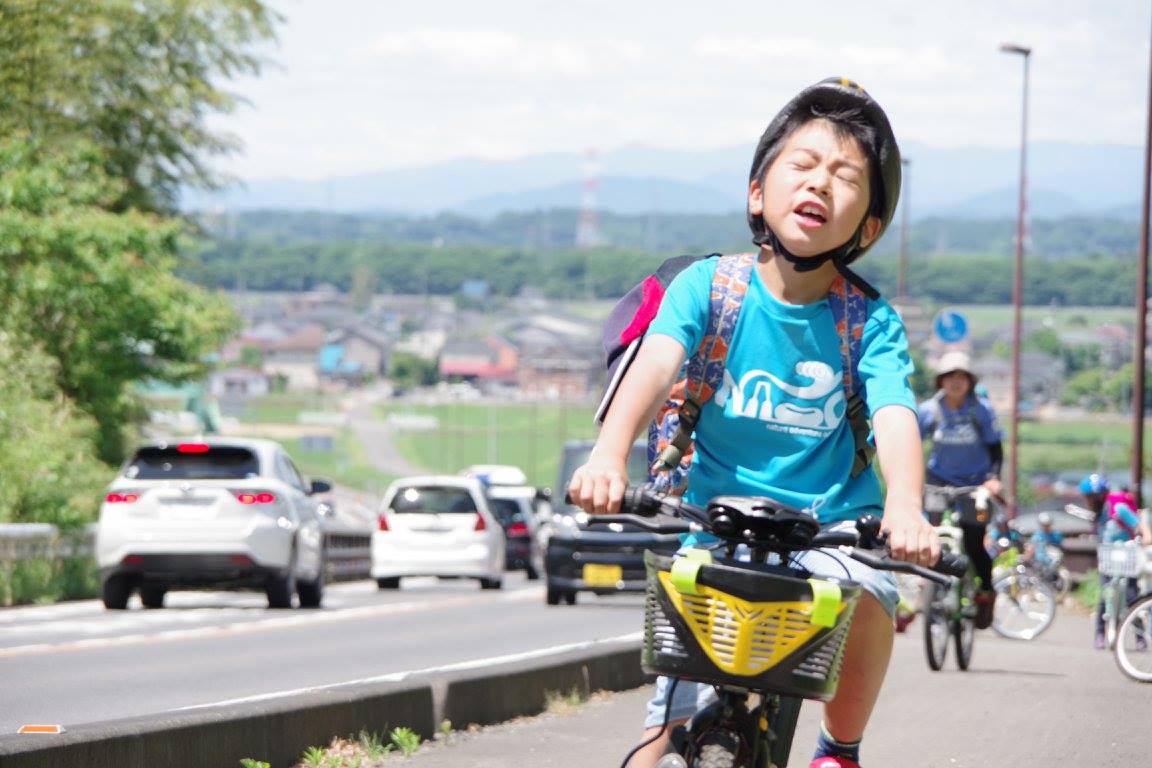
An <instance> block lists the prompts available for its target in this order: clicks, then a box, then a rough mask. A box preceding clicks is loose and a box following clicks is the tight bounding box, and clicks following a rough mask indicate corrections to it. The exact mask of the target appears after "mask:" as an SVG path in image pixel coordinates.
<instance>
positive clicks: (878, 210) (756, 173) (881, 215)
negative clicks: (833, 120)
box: [747, 77, 901, 298]
mask: <svg viewBox="0 0 1152 768" xmlns="http://www.w3.org/2000/svg"><path fill="white" fill-rule="evenodd" d="M848 109H855V110H858V111H859V113H860V114H861V115H862V116H863V117H864V119H865V120H866V121H867V122H868V124H869V125H870V126H871V128H872V131H873V134H874V137H873V141H872V146H868V147H864V151H865V154H867V155H868V157H869V161H870V165H871V166H872V168H871V181H872V183H871V187H872V203H871V205H870V206H869V209H868V215H869V216H875V217H876V218H878V219H879V220H880V231H879V232H878V233H877V235H876V238H875V240H873V241H872V242H873V243H874V242H876V240H879V239H880V236H881V235H883V234H884V230H886V229H887V228H888V225H889V224H890V223H891V221H892V217H893V216H894V215H895V213H896V204H897V202H898V201H899V199H900V175H901V174H900V171H901V169H900V148H899V147H898V146H897V145H896V136H895V134H893V133H892V125H891V124H890V123H889V122H888V116H887V115H885V114H884V110H883V109H882V108H881V107H880V105H879V104H878V103H877V102H876V100H875V99H873V98H872V97H871V96H869V95H868V93H867V92H866V91H865V90H864V89H863V88H861V87H860V86H859V85H857V84H856V83H854V82H853V81H851V80H848V79H847V78H842V77H829V78H827V79H825V80H821V81H820V82H818V83H816V84H815V85H811V86H809V87H807V88H805V89H804V90H802V91H800V93H798V94H796V96H795V97H794V98H793V99H792V100H791V101H789V102H788V103H787V104H786V105H785V106H784V108H783V109H782V110H780V112H779V114H777V115H776V117H775V118H773V120H772V122H771V123H769V124H768V128H767V129H765V131H764V135H762V136H761V137H760V143H759V144H758V145H757V147H756V154H755V155H753V157H752V170H751V171H750V173H749V175H748V181H749V183H751V182H752V181H758V180H761V179H762V178H763V175H764V173H765V171H767V166H768V161H769V160H770V159H773V158H774V154H775V153H774V150H776V148H777V146H778V145H779V143H780V141H781V140H782V139H783V138H784V137H785V134H786V132H788V131H790V129H791V128H792V127H794V126H795V120H796V119H797V118H798V117H799V116H811V117H820V116H821V115H827V114H836V113H838V112H842V111H844V110H848ZM747 214H748V226H749V227H750V228H751V229H752V235H753V237H752V242H754V243H756V245H765V244H767V245H769V246H770V247H771V248H772V250H773V251H774V252H776V253H778V254H779V255H780V256H782V257H783V258H784V259H786V260H787V261H788V262H789V263H791V264H792V265H793V266H794V267H795V268H796V269H797V270H798V271H801V272H808V271H810V270H814V269H818V268H819V267H820V266H821V265H822V264H824V263H825V262H826V261H831V262H832V263H833V264H834V265H835V266H836V269H837V270H838V271H839V272H840V273H841V274H842V275H844V277H845V278H847V279H848V280H849V281H851V282H852V283H853V284H855V285H857V286H858V287H859V288H860V289H861V290H863V291H864V292H865V293H866V294H868V295H869V296H870V297H872V298H876V297H877V296H879V295H880V294H879V292H878V291H877V290H876V289H875V288H873V287H872V286H871V285H869V284H868V283H867V282H866V281H865V280H864V279H863V278H861V277H860V276H859V275H857V274H856V273H854V272H853V271H852V270H850V269H848V265H849V264H851V263H852V262H853V261H855V260H856V259H858V258H860V256H861V255H863V253H864V251H866V250H867V247H861V246H860V239H861V237H862V236H863V228H864V222H863V221H862V222H861V223H860V226H859V227H858V228H857V229H856V233H855V234H854V235H853V236H852V237H851V238H849V240H848V242H847V243H845V244H844V245H842V246H840V247H839V248H835V249H833V250H831V251H826V252H825V253H821V254H817V255H816V256H810V257H806V258H800V257H797V256H795V255H793V254H792V253H789V252H788V250H787V249H786V248H785V247H784V246H783V244H781V243H780V240H779V239H778V238H777V237H776V233H775V232H773V231H772V230H771V228H769V227H768V225H767V224H765V222H764V219H763V217H762V216H756V215H753V214H752V211H751V209H750V208H749V209H748V211H747Z"/></svg>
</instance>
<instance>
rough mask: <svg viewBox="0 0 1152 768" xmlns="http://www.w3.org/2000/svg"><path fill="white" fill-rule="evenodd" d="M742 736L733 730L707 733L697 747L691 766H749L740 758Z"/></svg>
mask: <svg viewBox="0 0 1152 768" xmlns="http://www.w3.org/2000/svg"><path fill="white" fill-rule="evenodd" d="M739 754H740V737H739V736H738V735H737V734H735V733H732V732H731V731H713V732H711V733H709V734H707V735H705V736H704V737H703V738H702V739H701V740H700V743H699V744H697V747H696V755H695V757H693V758H692V762H691V763H689V765H690V766H691V768H748V763H747V761H745V760H739V761H738V758H739Z"/></svg>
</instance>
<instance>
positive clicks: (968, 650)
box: [952, 578, 976, 671]
mask: <svg viewBox="0 0 1152 768" xmlns="http://www.w3.org/2000/svg"><path fill="white" fill-rule="evenodd" d="M960 606H961V609H962V610H961V611H960V612H959V615H957V616H956V617H955V618H953V619H952V639H953V640H954V641H955V643H956V666H958V667H960V669H961V670H962V671H963V670H967V669H968V665H969V664H971V663H972V646H973V645H974V644H975V640H976V616H975V615H974V614H975V608H976V587H975V585H974V584H973V583H972V580H971V579H967V578H965V579H963V580H962V581H961V582H960Z"/></svg>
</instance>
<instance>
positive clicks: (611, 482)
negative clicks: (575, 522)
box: [568, 456, 628, 515]
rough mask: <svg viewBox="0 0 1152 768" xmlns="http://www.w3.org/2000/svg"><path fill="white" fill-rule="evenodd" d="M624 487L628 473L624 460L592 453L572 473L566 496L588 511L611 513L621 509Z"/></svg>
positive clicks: (626, 485) (591, 512) (596, 513)
mask: <svg viewBox="0 0 1152 768" xmlns="http://www.w3.org/2000/svg"><path fill="white" fill-rule="evenodd" d="M627 487H628V473H627V468H626V466H625V463H624V462H623V461H616V460H612V459H604V458H598V457H596V456H592V457H591V458H589V459H588V463H586V464H585V465H584V466H582V467H580V468H579V469H577V470H576V471H575V472H574V473H572V481H571V482H569V483H568V496H569V497H570V498H571V499H572V503H573V504H575V505H576V506H578V507H580V508H581V509H583V510H584V511H585V512H587V513H588V514H590V515H614V514H616V513H618V512H619V511H620V500H621V499H622V498H624V490H625V489H626V488H627Z"/></svg>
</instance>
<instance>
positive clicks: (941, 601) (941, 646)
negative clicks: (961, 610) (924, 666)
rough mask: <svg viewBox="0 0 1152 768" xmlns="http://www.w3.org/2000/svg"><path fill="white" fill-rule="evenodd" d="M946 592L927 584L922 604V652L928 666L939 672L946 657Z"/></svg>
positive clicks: (947, 623) (947, 631) (941, 588)
mask: <svg viewBox="0 0 1152 768" xmlns="http://www.w3.org/2000/svg"><path fill="white" fill-rule="evenodd" d="M947 597H948V590H947V589H946V588H945V587H942V586H940V585H939V584H928V586H927V593H926V597H925V602H924V650H925V651H926V653H927V656H928V666H929V667H930V668H931V669H932V671H933V672H939V671H940V669H941V668H942V667H943V666H944V659H945V657H947V655H948V636H949V626H948V625H949V624H950V621H949V618H948V608H947V605H946V600H947Z"/></svg>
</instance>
